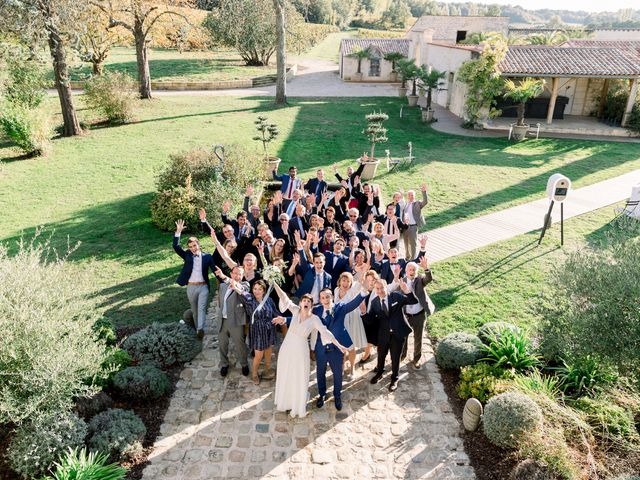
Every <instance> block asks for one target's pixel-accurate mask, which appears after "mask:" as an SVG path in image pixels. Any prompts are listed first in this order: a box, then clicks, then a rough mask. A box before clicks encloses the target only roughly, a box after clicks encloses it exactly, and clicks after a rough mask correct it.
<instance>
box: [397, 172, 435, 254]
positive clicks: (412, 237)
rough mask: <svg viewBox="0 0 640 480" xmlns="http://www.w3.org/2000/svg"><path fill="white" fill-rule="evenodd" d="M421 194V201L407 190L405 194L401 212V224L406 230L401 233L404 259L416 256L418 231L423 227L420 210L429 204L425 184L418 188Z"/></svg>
mask: <svg viewBox="0 0 640 480" xmlns="http://www.w3.org/2000/svg"><path fill="white" fill-rule="evenodd" d="M420 191H421V192H422V200H417V199H416V192H415V191H413V190H409V191H408V192H407V203H406V204H405V206H404V210H403V212H402V213H403V223H404V224H405V225H406V226H407V228H406V229H405V230H404V232H403V234H402V235H403V237H404V252H405V256H406V258H414V257H415V255H416V247H417V245H418V231H419V230H420V228H421V227H422V226H424V218H423V216H422V209H423V208H424V207H425V206H426V205H427V203H428V202H429V196H428V195H427V185H426V184H425V183H423V184H422V186H421V187H420Z"/></svg>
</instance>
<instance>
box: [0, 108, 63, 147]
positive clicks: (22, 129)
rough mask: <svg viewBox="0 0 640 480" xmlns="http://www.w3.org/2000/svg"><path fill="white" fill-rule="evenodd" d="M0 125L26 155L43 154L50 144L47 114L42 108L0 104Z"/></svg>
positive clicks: (50, 133)
mask: <svg viewBox="0 0 640 480" xmlns="http://www.w3.org/2000/svg"><path fill="white" fill-rule="evenodd" d="M0 127H2V130H3V131H4V133H5V135H6V136H7V137H8V138H9V139H10V140H11V141H13V142H14V143H15V144H16V145H17V146H18V147H19V148H20V149H21V150H22V151H24V153H25V154H26V155H29V156H40V155H45V154H46V153H47V151H48V150H49V147H50V145H51V141H50V139H51V135H52V132H51V127H50V124H49V116H48V115H47V113H46V112H45V111H44V110H42V109H36V110H29V109H27V108H25V107H23V106H21V105H11V104H9V103H6V102H5V103H3V104H0Z"/></svg>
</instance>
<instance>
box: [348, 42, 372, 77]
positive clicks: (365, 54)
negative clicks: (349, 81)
mask: <svg viewBox="0 0 640 480" xmlns="http://www.w3.org/2000/svg"><path fill="white" fill-rule="evenodd" d="M347 56H348V57H352V58H357V59H358V71H357V73H360V74H361V73H362V60H364V59H365V58H371V52H370V51H369V49H368V48H365V49H361V50H356V51H355V52H351V53H350V54H349V55H347Z"/></svg>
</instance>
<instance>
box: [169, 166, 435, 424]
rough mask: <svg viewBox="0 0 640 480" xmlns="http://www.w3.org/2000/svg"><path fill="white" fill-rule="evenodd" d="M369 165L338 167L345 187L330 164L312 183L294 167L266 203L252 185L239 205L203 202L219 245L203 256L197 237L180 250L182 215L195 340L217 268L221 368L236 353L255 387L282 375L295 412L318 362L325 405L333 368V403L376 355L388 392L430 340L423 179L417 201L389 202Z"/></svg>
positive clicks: (176, 244) (375, 375) (279, 392)
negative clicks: (366, 169)
mask: <svg viewBox="0 0 640 480" xmlns="http://www.w3.org/2000/svg"><path fill="white" fill-rule="evenodd" d="M362 172H363V164H361V165H360V166H359V167H358V168H355V169H354V168H352V167H349V169H348V170H347V174H346V175H345V176H344V177H343V176H341V175H340V174H339V173H338V170H337V168H336V167H335V166H334V173H335V177H336V179H337V180H338V183H337V184H333V185H330V184H329V183H328V181H327V179H326V178H325V172H324V170H323V169H318V170H317V171H316V172H315V177H313V178H310V179H308V180H307V181H304V180H303V179H301V178H300V177H299V176H298V171H297V168H296V167H295V166H291V167H290V168H289V169H288V170H287V173H286V174H282V175H280V174H278V172H277V171H276V170H274V171H273V178H274V179H276V180H278V181H280V182H281V184H280V188H279V189H278V190H277V191H275V193H274V194H273V196H272V197H271V198H268V199H267V201H266V203H265V204H264V205H265V206H264V208H261V207H260V205H258V204H257V203H256V202H255V199H254V198H253V194H254V189H253V187H248V188H247V190H246V192H245V196H244V201H243V204H242V205H236V206H234V205H232V204H231V202H228V201H227V202H224V204H223V205H222V206H221V210H220V211H219V212H206V211H205V210H204V209H200V210H199V219H200V229H201V231H202V232H203V233H205V234H207V235H209V237H210V243H209V242H207V243H208V244H209V245H210V247H206V246H205V248H210V249H211V252H212V253H205V252H203V250H202V248H203V247H201V244H200V241H199V240H198V239H197V238H196V237H190V238H189V239H188V241H187V247H188V250H183V249H182V247H181V246H180V236H181V233H182V231H183V230H184V221H183V220H181V219H179V220H177V222H176V231H175V235H174V238H173V248H174V250H175V251H176V253H177V254H178V255H179V256H180V257H181V258H182V259H183V261H184V264H183V267H182V270H181V272H180V275H179V276H178V279H177V283H178V284H179V285H182V286H186V287H187V298H188V300H189V304H190V306H191V312H192V317H193V324H194V326H195V328H196V333H197V335H198V337H199V338H203V337H204V334H205V319H206V314H207V306H208V303H209V302H208V300H209V292H210V288H211V285H210V280H209V272H212V273H214V274H215V275H216V277H217V278H218V283H219V287H218V290H217V316H216V332H215V334H216V335H217V337H218V342H219V343H218V345H219V349H220V364H219V370H220V375H222V376H223V377H226V376H227V375H229V373H230V369H232V368H233V367H234V366H235V365H233V364H232V361H231V359H232V358H233V359H235V361H236V362H237V363H239V364H240V369H241V373H242V375H244V376H249V375H251V379H252V381H253V382H254V383H255V384H259V383H260V382H261V381H269V380H273V378H274V377H275V380H276V382H275V405H276V408H277V409H278V410H283V411H290V413H291V415H292V416H304V415H305V414H306V405H307V402H308V400H309V380H310V379H309V374H310V368H311V367H310V362H311V361H312V360H313V359H315V362H316V372H317V378H316V380H317V385H318V393H319V395H318V397H317V399H316V402H315V405H316V407H317V408H322V407H323V406H324V404H325V402H326V401H327V398H328V396H327V381H326V374H327V367H329V368H330V369H331V371H332V374H333V391H332V393H333V402H334V406H335V408H336V409H337V410H341V409H342V389H343V383H344V382H345V381H346V382H347V383H348V382H351V381H353V374H354V368H355V367H356V366H360V367H363V368H364V367H365V366H366V365H367V364H368V362H369V361H370V360H371V359H372V358H374V357H375V356H376V355H377V362H376V367H375V368H374V369H373V371H372V376H371V377H370V378H369V380H370V382H371V383H378V382H379V381H380V380H381V379H382V378H383V376H384V373H385V364H386V360H387V356H390V363H391V376H390V379H389V380H390V381H389V385H388V388H389V390H390V391H394V390H396V389H397V388H398V381H399V378H400V376H399V370H400V367H401V363H402V361H403V360H404V359H405V357H407V356H408V342H407V339H408V338H409V337H410V336H411V335H413V352H412V355H411V356H410V358H409V362H408V364H409V366H410V367H411V368H413V369H416V370H418V369H420V368H421V357H422V350H421V348H422V338H423V335H424V334H425V326H426V324H427V321H428V317H429V315H431V314H433V312H434V310H435V307H434V305H433V302H432V301H431V299H430V298H429V295H428V293H427V291H426V287H427V285H428V284H429V283H430V282H431V281H432V280H433V275H432V273H431V270H430V268H429V262H428V259H427V255H426V246H427V236H426V234H422V235H421V234H419V231H420V230H421V229H423V227H424V225H425V219H424V217H423V210H424V208H425V206H426V205H427V203H428V194H427V187H426V184H423V185H421V186H420V192H421V199H417V195H416V192H415V191H414V190H408V191H407V193H406V196H405V194H403V193H402V192H393V193H391V194H390V196H389V197H387V201H385V198H384V196H383V192H382V190H381V189H380V187H379V186H378V185H374V184H369V183H366V182H363V181H362V179H361V176H362ZM208 213H210V214H213V215H219V216H220V217H219V218H220V221H219V222H216V223H219V224H221V225H222V227H221V228H220V229H217V230H216V229H214V228H213V227H212V226H211V224H210V223H209V221H208V220H207V214H208ZM212 223H213V222H212ZM230 347H232V355H230ZM358 355H359V359H358ZM274 361H276V369H274V368H272V363H273V362H274ZM263 362H264V367H263V368H262V372H261V371H260V369H261V364H262V363H263ZM250 363H251V366H250ZM345 371H346V375H344V372H345Z"/></svg>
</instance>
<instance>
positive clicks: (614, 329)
mask: <svg viewBox="0 0 640 480" xmlns="http://www.w3.org/2000/svg"><path fill="white" fill-rule="evenodd" d="M623 217H624V216H623ZM609 228H610V229H609V232H608V235H607V239H606V242H605V243H603V244H602V245H592V246H590V247H585V248H583V249H582V250H580V251H578V252H574V253H570V254H569V255H568V257H567V260H566V261H565V263H564V265H562V266H559V268H556V269H554V270H553V272H552V274H551V278H550V279H549V283H548V287H547V289H546V292H545V294H544V296H543V299H542V302H541V305H540V313H541V315H542V317H543V318H542V319H541V322H540V324H539V328H540V337H541V348H542V353H543V355H544V356H545V358H547V359H549V360H558V358H559V357H562V358H567V357H568V358H581V357H585V356H586V355H593V356H594V357H595V358H597V359H598V360H599V361H600V362H602V363H605V364H607V365H611V366H615V367H616V368H617V369H618V371H619V373H620V374H622V375H629V376H633V377H635V379H636V381H638V380H640V369H638V368H637V366H638V365H639V364H640V348H638V345H639V344H640V322H638V317H639V316H640V307H639V305H638V298H640V241H639V238H638V237H639V235H640V224H638V221H637V220H635V219H628V218H621V219H620V220H619V221H618V222H616V223H615V224H612V225H611V227H609Z"/></svg>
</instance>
